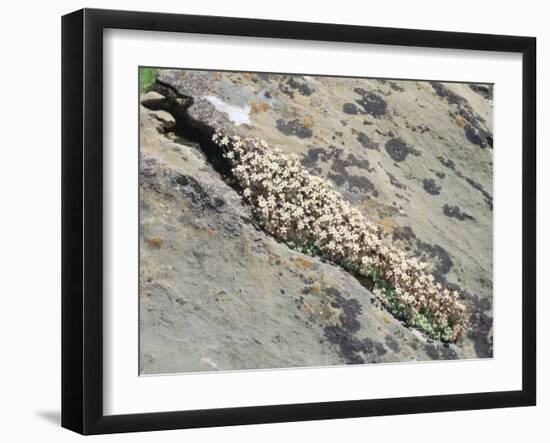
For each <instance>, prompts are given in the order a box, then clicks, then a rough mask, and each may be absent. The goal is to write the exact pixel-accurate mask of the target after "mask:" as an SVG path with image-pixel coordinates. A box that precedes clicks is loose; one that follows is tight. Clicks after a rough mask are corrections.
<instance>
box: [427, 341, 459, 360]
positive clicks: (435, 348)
mask: <svg viewBox="0 0 550 443" xmlns="http://www.w3.org/2000/svg"><path fill="white" fill-rule="evenodd" d="M424 351H425V352H426V354H427V355H428V357H429V358H431V359H432V360H456V359H457V358H458V355H457V354H456V351H455V350H454V349H451V348H450V347H449V346H441V345H436V344H434V343H427V344H426V345H425V346H424Z"/></svg>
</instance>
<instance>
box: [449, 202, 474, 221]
mask: <svg viewBox="0 0 550 443" xmlns="http://www.w3.org/2000/svg"><path fill="white" fill-rule="evenodd" d="M443 214H445V215H446V216H447V217H449V218H456V219H457V220H460V221H464V220H475V218H474V217H473V216H471V215H470V214H468V213H467V212H464V211H462V210H461V209H460V207H458V206H457V205H455V206H450V205H447V204H445V205H443Z"/></svg>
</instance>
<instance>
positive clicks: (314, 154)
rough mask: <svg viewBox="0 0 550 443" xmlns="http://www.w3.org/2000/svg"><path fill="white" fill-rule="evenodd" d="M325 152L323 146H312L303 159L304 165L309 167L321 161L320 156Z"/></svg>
mask: <svg viewBox="0 0 550 443" xmlns="http://www.w3.org/2000/svg"><path fill="white" fill-rule="evenodd" d="M323 152H324V150H323V149H322V148H311V149H310V150H308V151H307V154H306V156H305V158H303V159H302V160H301V163H302V165H304V166H305V167H306V168H307V167H313V166H315V165H316V164H317V162H318V161H319V156H320V155H321V154H322V153H323Z"/></svg>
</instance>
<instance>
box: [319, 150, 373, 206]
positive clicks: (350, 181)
mask: <svg viewBox="0 0 550 443" xmlns="http://www.w3.org/2000/svg"><path fill="white" fill-rule="evenodd" d="M332 148H333V151H332V155H330V154H328V155H327V154H325V156H323V157H321V159H322V160H323V161H329V160H332V165H331V167H330V170H331V172H330V173H329V174H328V177H329V178H330V179H331V180H332V181H333V182H334V183H335V184H336V185H337V186H338V187H343V186H344V185H345V184H347V185H348V190H349V191H351V192H363V193H370V194H371V195H373V196H374V197H378V195H379V193H378V190H377V189H376V187H375V186H374V184H373V183H372V182H371V181H370V180H369V179H368V178H367V177H365V176H363V175H353V174H350V173H349V172H348V170H347V168H348V167H351V166H356V167H358V168H360V169H363V170H366V171H367V172H373V171H374V168H371V167H370V163H369V161H368V160H366V159H364V160H360V159H358V158H356V157H355V156H354V155H353V154H348V156H347V158H346V159H342V158H340V156H341V154H342V153H343V150H342V149H335V148H334V147H332Z"/></svg>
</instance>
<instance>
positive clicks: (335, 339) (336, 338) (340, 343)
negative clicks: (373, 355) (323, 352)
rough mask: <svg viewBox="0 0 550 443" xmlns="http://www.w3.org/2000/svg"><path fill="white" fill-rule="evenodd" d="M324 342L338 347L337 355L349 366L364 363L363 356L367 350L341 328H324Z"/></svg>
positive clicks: (359, 341)
mask: <svg viewBox="0 0 550 443" xmlns="http://www.w3.org/2000/svg"><path fill="white" fill-rule="evenodd" d="M324 335H325V338H326V340H327V341H328V342H329V343H331V344H333V345H335V346H337V347H338V353H339V354H340V356H341V357H342V358H343V360H344V361H345V362H346V364H349V365H358V364H363V363H365V354H366V353H368V351H369V349H368V348H366V347H365V345H364V344H363V343H362V341H361V340H359V339H358V338H357V337H355V336H353V335H352V334H350V333H349V332H348V331H346V330H345V329H344V328H342V327H341V326H327V327H326V328H324Z"/></svg>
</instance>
